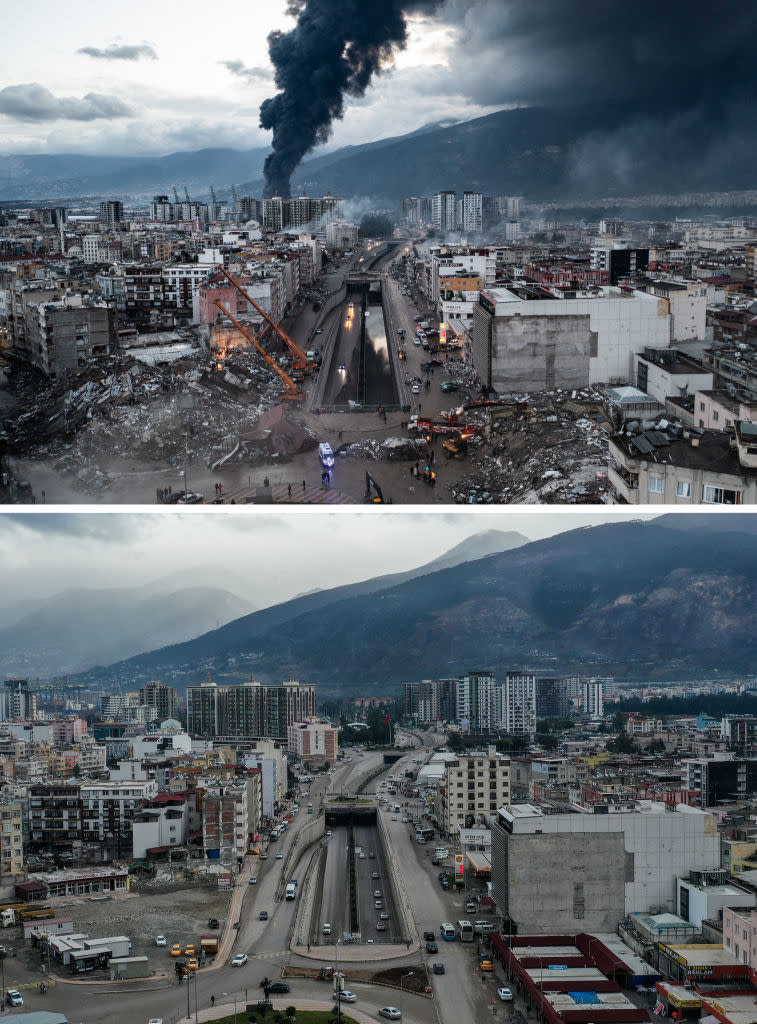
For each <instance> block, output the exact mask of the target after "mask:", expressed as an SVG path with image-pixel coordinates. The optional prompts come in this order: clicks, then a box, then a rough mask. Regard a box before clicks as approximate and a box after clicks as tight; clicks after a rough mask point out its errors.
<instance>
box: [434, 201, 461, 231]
mask: <svg viewBox="0 0 757 1024" xmlns="http://www.w3.org/2000/svg"><path fill="white" fill-rule="evenodd" d="M456 199H457V197H456V195H455V193H454V192H446V191H443V192H437V193H436V195H434V196H432V199H431V223H432V224H433V225H434V227H435V228H436V230H437V231H439V232H441V233H442V234H446V233H447V232H448V231H455V230H456V229H457V202H456Z"/></svg>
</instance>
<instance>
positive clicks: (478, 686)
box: [456, 671, 496, 732]
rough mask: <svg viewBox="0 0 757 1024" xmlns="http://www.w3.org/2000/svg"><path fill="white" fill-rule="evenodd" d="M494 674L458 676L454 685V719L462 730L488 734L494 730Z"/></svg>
mask: <svg viewBox="0 0 757 1024" xmlns="http://www.w3.org/2000/svg"><path fill="white" fill-rule="evenodd" d="M495 686H496V682H495V679H494V673H493V672H488V671H472V672H468V673H466V675H464V676H460V678H459V679H458V680H457V685H456V690H457V694H456V705H457V707H456V717H457V721H458V722H459V723H460V725H461V726H462V727H463V729H464V730H470V731H471V732H488V731H489V730H490V729H493V728H495V719H494V708H495V699H494V689H495Z"/></svg>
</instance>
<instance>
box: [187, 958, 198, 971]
mask: <svg viewBox="0 0 757 1024" xmlns="http://www.w3.org/2000/svg"><path fill="white" fill-rule="evenodd" d="M199 969H200V961H199V960H198V959H197V957H196V956H191V957H190V958H189V960H187V970H188V971H199Z"/></svg>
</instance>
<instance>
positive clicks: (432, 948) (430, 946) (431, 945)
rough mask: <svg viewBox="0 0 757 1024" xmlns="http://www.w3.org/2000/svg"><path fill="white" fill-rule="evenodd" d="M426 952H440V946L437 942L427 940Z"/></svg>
mask: <svg viewBox="0 0 757 1024" xmlns="http://www.w3.org/2000/svg"><path fill="white" fill-rule="evenodd" d="M426 952H427V953H438V952H439V946H438V945H437V944H436V942H427V943H426Z"/></svg>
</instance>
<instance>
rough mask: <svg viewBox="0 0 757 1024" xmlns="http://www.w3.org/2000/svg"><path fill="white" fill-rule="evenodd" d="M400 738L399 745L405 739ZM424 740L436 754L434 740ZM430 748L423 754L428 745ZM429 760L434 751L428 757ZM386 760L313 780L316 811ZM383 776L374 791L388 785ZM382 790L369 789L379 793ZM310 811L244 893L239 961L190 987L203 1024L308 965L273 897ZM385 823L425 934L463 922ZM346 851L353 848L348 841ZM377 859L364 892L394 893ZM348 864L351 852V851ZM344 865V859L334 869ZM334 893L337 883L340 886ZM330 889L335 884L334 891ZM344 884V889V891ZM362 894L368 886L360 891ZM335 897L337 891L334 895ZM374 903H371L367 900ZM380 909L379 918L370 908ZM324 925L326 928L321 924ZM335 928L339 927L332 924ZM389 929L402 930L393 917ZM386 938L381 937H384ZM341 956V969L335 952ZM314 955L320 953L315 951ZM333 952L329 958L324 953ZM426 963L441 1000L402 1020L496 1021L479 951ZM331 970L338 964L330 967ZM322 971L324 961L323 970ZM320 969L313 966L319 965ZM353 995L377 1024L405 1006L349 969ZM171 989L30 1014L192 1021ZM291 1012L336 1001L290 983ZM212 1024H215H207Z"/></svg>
mask: <svg viewBox="0 0 757 1024" xmlns="http://www.w3.org/2000/svg"><path fill="white" fill-rule="evenodd" d="M399 738H400V737H399V736H398V739H399ZM424 740H425V741H426V742H428V743H429V744H431V743H433V738H431V739H427V738H426V737H424ZM424 745H425V744H424ZM424 753H426V751H424ZM379 757H380V755H378V756H377V755H364V756H359V755H354V754H353V755H352V760H351V761H350V762H347V763H343V764H340V765H339V767H338V768H337V769H336V770H335V771H334V774H332V775H319V776H315V777H314V780H313V782H312V783H311V785H310V796H311V800H312V802H313V804H314V807H315V808H316V809H317V806H318V804H319V802H320V801H321V800H322V799H323V796H324V795H325V794H326V792H327V791H330V792H332V793H333V792H340V791H342V790H343V789H344V790H350V791H353V792H354V788H355V786H356V785H357V784H359V781H360V779H361V778H363V777H365V775H366V774H369V773H370V772H371V771H373V770H375V767H376V765H377V763H378V758H379ZM397 771H398V769H397V766H396V765H392V766H390V767H388V768H387V773H389V774H395V773H396V772H397ZM382 777H383V776H380V777H379V778H378V779H377V780H376V783H378V782H380V781H381V778H382ZM374 785H375V783H373V784H371V785H370V786H369V787H368V788H369V789H372V788H374ZM305 803H306V802H305V801H303V803H302V804H301V807H302V810H301V811H300V812H299V814H298V815H297V816H296V817H295V820H294V823H293V824H292V826H291V827H290V829H289V830H288V832H287V833H285V836H284V838H283V839H282V840H281V841H280V842H279V843H278V844H273V845H272V846H271V850H270V853H271V855H270V856H269V858H268V859H267V860H264V861H260V862H258V863H257V864H255V865H254V870H255V873H256V875H257V878H258V882H257V885H255V886H245V887H244V903H243V909H242V916H241V924H240V928H239V929H238V931H237V935H236V939H235V942H234V945H233V947H232V949H231V951H230V952H229V953H228V956H227V960H226V963H225V964H224V965H222V966H220V967H219V968H218V969H216V970H204V971H201V972H200V974H199V975H198V976H197V978H196V979H195V980H193V981H192V982H190V985H189V996H190V1011H191V1016H192V1017H194V1016H195V993H196V996H197V1005H198V1007H199V1013H200V1018H202V1016H203V1011H205V1010H209V1009H210V997H211V995H214V996H215V1004H216V1009H218V1008H219V1006H221V1004H223V1005H224V1006H226V1005H231V1004H232V1001H233V998H234V996H236V998H237V1000H238V1004H239V1006H240V1007H243V1005H244V1002H246V1001H250V1002H253V1001H256V1000H257V999H258V998H259V997H260V989H259V983H260V981H261V980H262V978H263V977H264V976H268V977H269V978H271V979H278V978H280V977H281V969H282V967H283V966H284V965H285V964H288V963H298V962H299V963H303V964H305V963H308V961H307V960H303V959H301V958H299V957H296V956H294V955H293V954H292V953H291V952H290V950H289V948H288V947H289V941H290V935H291V928H292V923H293V919H294V914H295V911H296V908H297V901H295V902H289V903H287V902H286V901H282V902H280V903H277V902H276V901H275V899H274V893H275V890H276V887H277V884H278V882H279V880H280V878H281V872H282V865H283V864H284V861H283V860H276V859H275V858H274V856H273V854H274V852H276V849H277V847H278V848H279V849H280V850H281V852H282V853H284V855H286V851H287V850H288V848H289V846H290V845H291V843H292V842H293V840H294V836H295V834H296V832H297V830H298V828H300V827H302V825H304V824H306V823H307V822H308V821H312V817H311V816H310V815H308V814H307V811H306V809H305ZM380 813H382V814H385V815H386V819H387V820H386V825H387V828H388V832H389V835H390V837H391V843H392V848H391V850H389V851H387V855H390V856H393V857H394V858H395V859H396V860H397V861H398V862H399V863H400V864H401V865H402V869H401V870H402V873H403V877H404V882H405V886H406V889H407V891H408V893H409V894H410V899H411V903H412V911H413V915H414V917H415V919H416V923H417V926H418V928H419V929H420V930H421V931H423V930H425V929H427V928H429V929H433V930H434V931H436V932H437V934H438V930H439V924H440V922H441V921H443V920H452V921H454V920H456V919H457V918H458V917H460V916H461V914H462V898H461V897H460V896H458V895H454V894H451V893H443V892H441V890H440V889H439V886H438V884H437V882H436V868H432V867H431V865H430V864H429V859H428V858H427V857H426V855H425V853H424V850H425V849H426V848H425V847H422V846H419V845H418V844H417V843H415V842H414V841H413V839H412V836H411V834H410V831H409V826H408V825H406V824H403V823H402V822H401V821H400V820H399V819H400V817H401V816H400V815H397V816H396V817H397V820H396V821H393V820H392V818H393V817H395V815H394V814H393V812H384V811H382V812H380ZM332 831H334V832H335V834H334V835H333V836H332V837H331V839H330V840H329V854H331V850H332V848H333V849H334V851H336V849H337V845H338V844H339V837H338V835H337V834H336V833H337V832H342V831H343V830H342V829H336V830H334V829H332ZM357 831H358V836H359V838H358V842H359V845H365V846H366V847H367V852H370V848H371V842H372V837H373V836H374V835H375V833H374V832H373V830H372V829H364V830H361V828H358V830H357ZM341 845H342V847H345V846H346V842H345V841H344V839H342V841H341ZM374 852H376V854H377V859H376V860H375V861H374V860H372V859H371V858H369V857H368V856H366V858H365V859H364V860H359V861H358V864H359V867H361V868H362V869H363V872H364V874H365V873H368V874H370V869H371V865H373V864H376V863H378V864H379V868H378V870H379V872H380V874H381V875H382V878H381V879H380V880H379V882H377V883H374V880H373V879H369V878H366V879H365V881H366V882H370V884H375V885H376V888H379V889H381V890H382V892H383V893H385V892H386V886H385V881H384V877H383V876H384V869H383V867H382V866H381V865H382V861H381V860H380V859H379V858H380V854H381V851H380V850H377V849H374ZM344 853H345V856H346V850H345V851H344ZM334 863H335V864H338V863H339V862H338V859H335V861H334ZM306 864H307V860H306V858H303V860H301V861H300V863H299V865H298V866H297V868H296V869H295V870H296V874H297V877H299V878H302V877H303V875H304V870H305V867H306ZM331 885H332V887H334V886H335V885H336V880H332V882H331ZM327 888H328V884H327ZM343 888H344V883H343V882H342V889H343ZM362 889H363V885H362V878H361V891H362ZM334 891H336V889H335V888H334ZM372 891H373V890H372V889H370V888H369V886H366V889H365V892H366V894H368V893H370V898H371V902H372ZM366 899H367V895H366ZM388 899H389V900H390V901H391V896H389V897H388ZM371 909H372V908H371ZM260 910H267V911H268V913H269V915H270V919H269V920H268V921H266V922H261V921H259V920H258V915H259V912H260ZM361 913H363V902H362V897H361ZM389 913H390V915H392V914H393V906H392V904H391V902H390V909H389ZM321 923H322V922H321ZM331 923H332V924H333V923H334V922H331ZM389 923H390V924H392V925H393V924H394V920H393V919H392V918H391V917H390V922H389ZM377 938H378V936H377ZM331 948H333V949H334V959H335V960H336V956H337V952H336V949H337V947H331ZM237 952H245V953H247V955H248V956H249V958H250V959H249V962H248V963H247V964H246V965H245V966H244V967H241V968H232V967H229V966H228V963H230V960H231V958H232V956H233V955H234V954H235V953H237ZM314 952H315V951H314ZM324 952H325V949H324ZM420 959H423V960H426V961H428V962H432V961H441V962H443V963H445V965H446V968H447V972H446V974H444V975H439V976H436V975H435V976H434V977H433V981H432V985H433V988H434V993H435V997H436V998H435V999H434V1000H428V999H424V998H423V997H421V996H414V995H411V994H409V993H405V994H404V996H403V1017H404V1020H405V1021H406V1022H407V1024H458V1022H459V1021H461V1020H465V1021H471V1022H473V1021H483V1020H484V1019H485V1018H488V1017H489V1016H490V1015H491V1012H490V1006H491V1000H492V998H494V999H496V986H497V984H498V983H499V984H502V979H501V978H499V979H497V976H496V975H488V976H487V975H484V976H480V975H479V974H478V972H477V971H476V970H475V966H476V965H475V945H471V946H461V945H460V944H458V943H449V944H440V950H439V954H438V955H435V956H428V955H427V954H425V952H423V953H422V954H421V955H420ZM418 960H419V954H418V953H417V952H416V953H412V952H411V953H409V954H408V955H407V957H403V958H401V959H398V960H393V961H392V963H394V964H407V965H408V969H412V966H411V965H413V964H417V963H418ZM332 962H333V961H332ZM317 963H318V961H316V964H317ZM311 965H312V963H311ZM346 973H347V978H348V985H349V987H350V988H351V989H352V990H353V991H355V992H356V993H357V995H358V1002H357V1003H356V1004H355V1005H356V1008H358V1009H360V1010H361V1011H363V1012H364V1013H366V1014H367V1015H368V1016H369V1017H370V1018H371V1019H372V1020H376V1021H377V1022H378V1021H380V1020H381V1018H379V1017H378V1016H377V1010H378V1008H379V1007H381V1006H386V1005H392V1004H393V1005H398V1002H399V996H398V993H397V991H396V990H393V989H388V988H382V987H378V986H370V985H363V984H360V983H353V982H351V981H349V967H346ZM165 984H166V982H165V981H163V980H160V979H156V980H155V981H152V982H147V983H146V984H142V983H139V982H136V981H134V982H126V983H121V984H117V985H116V984H113V983H108V982H100V983H99V984H93V983H91V982H84V983H82V984H75V985H68V984H58V985H57V986H55V987H54V988H52V987H51V989H50V990H49V992H48V994H47V995H46V996H39V995H37V994H36V993H31V992H29V993H27V992H26V991H25V993H24V994H25V997H26V1002H27V1005H26V1006H25V1007H24V1009H25V1010H26V1009H29V1010H44V1009H46V1010H60V1011H61V1012H63V1013H65V1014H66V1016H67V1017H68V1019H69V1021H71V1022H72V1024H96V1022H98V1024H99V1022H101V1021H102V1020H103V1019H105V1018H106V1017H108V1016H110V1014H111V1012H112V1003H113V1000H114V998H117V1000H118V1018H119V1024H145V1022H146V1021H147V1020H148V1019H149V1018H150V1017H160V1018H162V1020H163V1022H164V1024H178V1021H180V1020H182V1019H184V1020H186V1018H187V988H186V986H185V985H181V986H179V985H178V984H170V982H169V983H168V987H162V986H164V985H165ZM282 998H283V999H284V1000H285V1002H286V1003H287V1004H288V1003H289V1002H294V1003H295V1004H296V1003H297V1002H299V1001H301V1000H324V999H328V998H329V990H328V987H327V986H326V985H324V984H323V983H322V982H319V981H317V980H308V979H300V978H295V979H293V980H292V982H291V993H290V994H289V995H287V996H284V997H282ZM501 1009H502V1010H504V1011H505V1012H504V1019H505V1020H507V1018H508V1014H509V1009H510V1007H509V1005H508V1006H507V1007H504V1006H502V1007H501ZM206 1019H207V1018H206Z"/></svg>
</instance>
